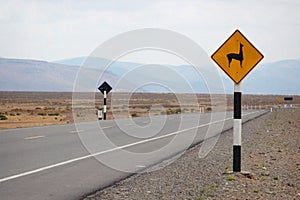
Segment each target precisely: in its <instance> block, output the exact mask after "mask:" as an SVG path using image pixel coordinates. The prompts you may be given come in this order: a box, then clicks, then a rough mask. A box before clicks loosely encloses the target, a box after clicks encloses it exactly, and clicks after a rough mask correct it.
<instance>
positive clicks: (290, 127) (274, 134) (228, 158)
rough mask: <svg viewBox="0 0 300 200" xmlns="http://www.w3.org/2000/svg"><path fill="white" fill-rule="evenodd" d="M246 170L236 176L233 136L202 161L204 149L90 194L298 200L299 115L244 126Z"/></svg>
mask: <svg viewBox="0 0 300 200" xmlns="http://www.w3.org/2000/svg"><path fill="white" fill-rule="evenodd" d="M242 132H243V133H242V170H245V171H249V172H250V175H248V176H244V175H241V174H228V173H227V172H228V171H230V170H232V130H229V131H226V132H224V133H223V134H222V135H221V137H220V138H219V141H218V143H217V145H216V146H215V148H214V149H213V150H212V151H211V152H210V153H209V154H208V155H207V156H206V157H205V158H202V159H200V158H199V157H198V153H199V149H200V146H199V145H198V146H195V147H193V148H191V149H189V150H188V151H187V152H186V153H185V154H184V155H183V156H182V157H180V158H179V159H178V160H176V161H175V162H173V163H172V164H170V165H168V166H166V167H164V168H162V169H160V170H157V171H153V172H145V173H143V174H137V175H134V176H131V177H130V178H128V179H125V180H123V181H121V182H119V183H117V184H115V185H113V186H111V187H108V188H106V189H104V190H100V191H98V192H96V193H95V194H91V195H89V196H88V197H86V198H85V200H96V199H97V200H98V199H99V200H100V199H101V200H102V199H196V200H201V199H300V109H283V110H277V111H274V112H272V113H268V114H266V115H264V116H262V117H260V118H257V119H254V120H252V121H250V122H247V123H246V124H244V125H243V131H242Z"/></svg>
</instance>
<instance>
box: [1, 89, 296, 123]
mask: <svg viewBox="0 0 300 200" xmlns="http://www.w3.org/2000/svg"><path fill="white" fill-rule="evenodd" d="M73 95H74V94H73V93H72V92H3V91H2V92H0V129H7V128H22V127H32V126H45V125H53V124H67V123H73V122H74V120H76V121H94V120H98V117H97V110H98V108H103V96H102V95H101V94H99V93H96V94H91V95H85V94H84V93H83V95H82V98H78V96H80V95H77V98H76V99H74V98H73V99H72V96H73ZM86 96H89V97H90V98H87V97H86ZM282 97H284V96H283V95H249V94H245V95H243V98H242V105H243V109H262V108H268V109H270V108H271V107H272V108H277V107H280V106H281V107H284V106H291V105H292V106H300V96H293V101H290V102H281V103H279V102H278V98H282ZM107 104H108V105H107V119H114V118H127V117H140V116H149V115H164V114H168V115H169V114H179V113H195V112H211V111H223V110H232V109H233V95H229V94H228V95H221V94H220V95H218V94H216V95H209V94H196V95H195V94H171V93H170V94H169V93H166V94H157V93H133V94H128V93H110V94H109V95H108V97H107Z"/></svg>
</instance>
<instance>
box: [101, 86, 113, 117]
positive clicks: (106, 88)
mask: <svg viewBox="0 0 300 200" xmlns="http://www.w3.org/2000/svg"><path fill="white" fill-rule="evenodd" d="M111 89H112V87H111V86H110V85H109V84H108V83H107V82H106V81H104V82H103V83H102V84H101V85H100V86H99V88H98V90H100V92H101V93H102V94H103V99H104V100H103V120H106V97H107V94H108V93H109V92H110V91H111Z"/></svg>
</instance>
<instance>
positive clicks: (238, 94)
mask: <svg viewBox="0 0 300 200" xmlns="http://www.w3.org/2000/svg"><path fill="white" fill-rule="evenodd" d="M233 98H234V100H233V101H234V105H233V106H234V107H233V113H234V114H233V172H241V155H242V153H241V150H242V149H241V147H242V83H241V82H240V83H239V84H234V97H233Z"/></svg>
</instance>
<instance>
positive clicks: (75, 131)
mask: <svg viewBox="0 0 300 200" xmlns="http://www.w3.org/2000/svg"><path fill="white" fill-rule="evenodd" d="M83 131H84V130H78V131H77V130H74V131H69V133H80V132H83Z"/></svg>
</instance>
